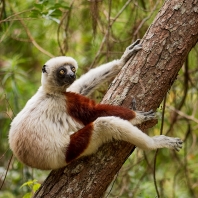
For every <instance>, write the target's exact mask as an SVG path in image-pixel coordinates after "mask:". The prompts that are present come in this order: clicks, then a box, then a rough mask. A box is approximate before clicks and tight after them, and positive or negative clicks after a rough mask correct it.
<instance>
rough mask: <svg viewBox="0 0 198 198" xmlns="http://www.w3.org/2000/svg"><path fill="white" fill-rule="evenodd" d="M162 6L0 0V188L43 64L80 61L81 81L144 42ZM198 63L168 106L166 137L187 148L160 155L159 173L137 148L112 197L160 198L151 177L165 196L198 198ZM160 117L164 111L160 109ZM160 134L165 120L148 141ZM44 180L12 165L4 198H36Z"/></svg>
mask: <svg viewBox="0 0 198 198" xmlns="http://www.w3.org/2000/svg"><path fill="white" fill-rule="evenodd" d="M160 6H161V3H160V1H158V0H149V1H144V0H135V1H130V0H128V1H123V0H118V1H112V0H108V1H106V0H104V1H87V0H86V1H85V0H83V1H69V0H57V1H52V0H38V1H36V3H35V1H33V0H28V1H19V0H16V1H11V0H6V1H5V0H2V1H1V4H0V41H1V42H0V44H1V47H0V48H1V54H0V82H1V83H0V183H1V182H2V181H3V178H4V175H5V172H6V169H7V165H8V162H9V159H10V157H11V151H10V150H9V147H8V139H7V135H8V131H9V124H10V122H11V120H12V118H13V117H14V115H16V114H17V113H18V112H19V111H20V109H21V108H23V106H24V105H25V103H26V102H27V100H28V99H29V98H30V97H31V96H32V95H33V94H34V93H35V92H36V90H37V89H38V87H39V85H40V71H41V66H42V65H43V64H44V63H45V62H46V60H47V59H49V58H50V57H52V56H58V55H67V56H72V57H74V58H75V59H76V60H77V61H78V63H79V67H80V68H79V71H78V75H82V74H83V73H84V72H86V71H87V70H89V69H90V68H92V67H95V66H97V65H100V64H102V63H104V62H107V61H110V60H113V59H117V58H119V57H120V56H121V55H122V52H123V51H124V49H125V47H126V46H128V45H129V44H130V43H131V42H132V41H134V40H136V39H137V38H142V37H143V35H144V33H145V31H146V30H147V29H148V27H149V25H150V24H151V22H152V20H153V18H154V17H155V15H156V13H157V12H158V10H159V8H160ZM197 57H198V49H197V47H195V48H194V49H193V50H192V51H191V53H190V54H189V56H188V59H187V61H186V63H185V64H184V67H183V69H182V70H181V71H180V73H179V75H178V80H177V81H176V82H175V83H174V85H173V87H172V89H171V90H170V92H169V93H168V94H167V99H166V103H165V104H166V109H165V120H164V127H163V133H164V134H169V135H171V136H173V135H174V136H179V137H181V138H182V139H184V140H185V147H184V149H183V150H182V152H180V153H178V154H176V153H174V152H172V151H168V150H165V149H164V150H160V151H159V152H158V154H157V161H156V167H157V168H156V169H154V157H155V152H146V153H144V152H142V151H140V150H138V149H137V150H136V152H135V153H134V155H133V156H132V157H130V158H129V159H128V160H127V161H126V163H125V164H124V166H123V168H122V170H120V172H119V174H118V176H117V177H116V178H115V181H114V182H112V186H110V187H109V189H108V190H107V194H106V195H107V196H108V197H126V198H128V197H137V198H138V197H155V196H156V190H155V186H154V183H153V172H155V173H156V177H157V185H158V189H159V191H160V195H161V197H180V198H187V197H196V194H198V187H197V182H198V180H197V169H196V165H197V162H198V155H197V152H198V149H197V135H198V128H197V122H198V120H197V116H198V115H197V114H198V113H197V112H198V110H197V109H198V103H197V101H198V95H197V93H198V83H197V82H198V71H197V63H198V58H197ZM106 89H107V85H106V86H104V87H101V89H100V90H99V91H98V92H96V93H94V94H93V95H92V97H93V98H95V99H96V100H98V101H100V99H101V98H102V96H103V94H104V93H105V91H106ZM158 111H160V112H162V106H161V107H160V108H159V110H158ZM160 128H161V121H159V123H158V125H157V126H156V127H155V128H153V129H152V130H151V131H150V135H157V134H159V131H160ZM46 175H47V173H46V172H44V171H39V170H32V169H30V168H28V167H26V166H23V165H22V164H21V163H20V162H18V161H17V160H16V159H13V160H12V161H11V165H10V167H9V171H8V175H7V179H6V181H5V183H4V185H3V188H2V189H1V192H0V198H1V197H8V198H12V197H22V196H24V197H28V196H29V197H30V196H31V195H32V193H33V192H35V190H36V189H35V188H38V185H37V181H36V180H35V179H34V178H36V179H37V180H38V183H42V181H43V180H44V178H45V177H46ZM27 181H28V182H27ZM21 185H22V186H23V187H22V188H20V186H21ZM28 186H29V187H30V188H31V189H29V187H28ZM30 191H31V192H30ZM28 193H29V194H28Z"/></svg>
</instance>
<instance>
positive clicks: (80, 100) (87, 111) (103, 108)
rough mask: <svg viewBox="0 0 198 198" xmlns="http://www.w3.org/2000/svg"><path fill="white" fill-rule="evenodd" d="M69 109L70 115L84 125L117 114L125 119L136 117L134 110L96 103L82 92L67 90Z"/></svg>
mask: <svg viewBox="0 0 198 198" xmlns="http://www.w3.org/2000/svg"><path fill="white" fill-rule="evenodd" d="M65 96H66V105H67V111H68V113H69V115H70V116H72V117H73V118H74V119H75V120H77V121H78V122H80V123H83V124H84V125H87V124H89V123H91V122H93V121H94V120H96V119H97V118H98V117H102V116H116V117H120V118H122V119H124V120H131V119H133V118H135V116H136V114H135V112H134V111H132V110H130V109H127V108H124V107H120V106H113V105H105V104H96V103H95V101H93V100H91V99H89V98H87V97H85V96H82V95H80V94H76V93H72V92H66V93H65Z"/></svg>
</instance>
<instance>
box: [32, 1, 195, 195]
mask: <svg viewBox="0 0 198 198" xmlns="http://www.w3.org/2000/svg"><path fill="white" fill-rule="evenodd" d="M197 40H198V1H197V0H188V1H184V0H169V1H166V2H165V4H164V5H163V7H162V9H161V10H160V11H159V13H158V15H157V16H156V18H155V20H154V22H153V23H152V24H151V26H150V27H149V29H148V31H147V32H146V34H145V36H144V37H143V39H142V45H143V49H142V50H141V51H139V52H138V53H137V54H136V55H135V56H134V57H132V59H130V60H129V61H128V63H127V64H126V65H125V66H124V67H123V69H122V70H121V72H120V74H119V75H118V76H117V77H116V79H115V80H114V81H113V83H112V85H111V87H110V89H109V90H108V92H107V94H106V95H105V97H104V99H103V103H110V104H114V105H122V106H125V107H130V105H131V101H132V98H133V97H134V98H135V99H136V101H137V107H138V108H137V109H138V110H145V111H147V110H150V109H156V108H158V106H159V105H160V103H161V102H162V100H163V98H164V96H165V94H166V93H167V91H168V90H169V89H170V87H171V85H172V84H173V82H174V81H175V79H176V78H177V75H178V71H179V70H180V68H181V67H182V65H183V63H184V61H185V59H186V57H187V55H188V53H189V51H190V50H191V48H192V47H193V46H194V45H195V44H196V42H197ZM153 124H154V122H153V123H152V122H147V123H145V124H143V125H141V126H140V128H141V129H142V130H145V129H147V128H149V127H150V126H151V125H153ZM133 150H134V146H133V145H131V144H129V143H126V142H111V143H108V144H105V145H103V146H102V147H101V148H100V149H99V151H98V152H97V153H96V154H95V155H92V156H89V157H86V158H82V159H79V160H77V161H75V162H73V163H71V164H69V165H68V166H66V167H65V168H62V169H60V170H54V171H52V172H51V173H50V175H49V176H48V178H47V179H46V180H45V181H44V183H43V184H42V186H41V188H40V189H39V190H38V191H37V192H36V194H35V195H34V197H37V198H38V197H42V198H43V197H51V198H53V197H54V198H55V197H69V198H78V197H79V198H83V197H84V198H99V197H101V196H102V195H103V194H104V192H105V190H106V189H107V187H108V185H109V184H110V182H111V181H112V179H113V177H114V176H115V174H116V173H117V172H118V170H119V169H120V168H121V166H122V165H123V163H124V162H125V160H126V159H127V158H128V156H129V155H130V154H131V153H132V152H133Z"/></svg>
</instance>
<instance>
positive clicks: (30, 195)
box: [23, 193, 32, 198]
mask: <svg viewBox="0 0 198 198" xmlns="http://www.w3.org/2000/svg"><path fill="white" fill-rule="evenodd" d="M31 197H32V193H26V194H25V195H24V196H23V198H31Z"/></svg>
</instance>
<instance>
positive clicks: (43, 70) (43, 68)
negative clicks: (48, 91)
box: [42, 65, 47, 73]
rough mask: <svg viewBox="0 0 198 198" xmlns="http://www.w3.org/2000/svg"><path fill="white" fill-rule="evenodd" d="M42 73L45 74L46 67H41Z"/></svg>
mask: <svg viewBox="0 0 198 198" xmlns="http://www.w3.org/2000/svg"><path fill="white" fill-rule="evenodd" d="M42 72H43V73H47V71H46V65H43V67H42Z"/></svg>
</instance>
